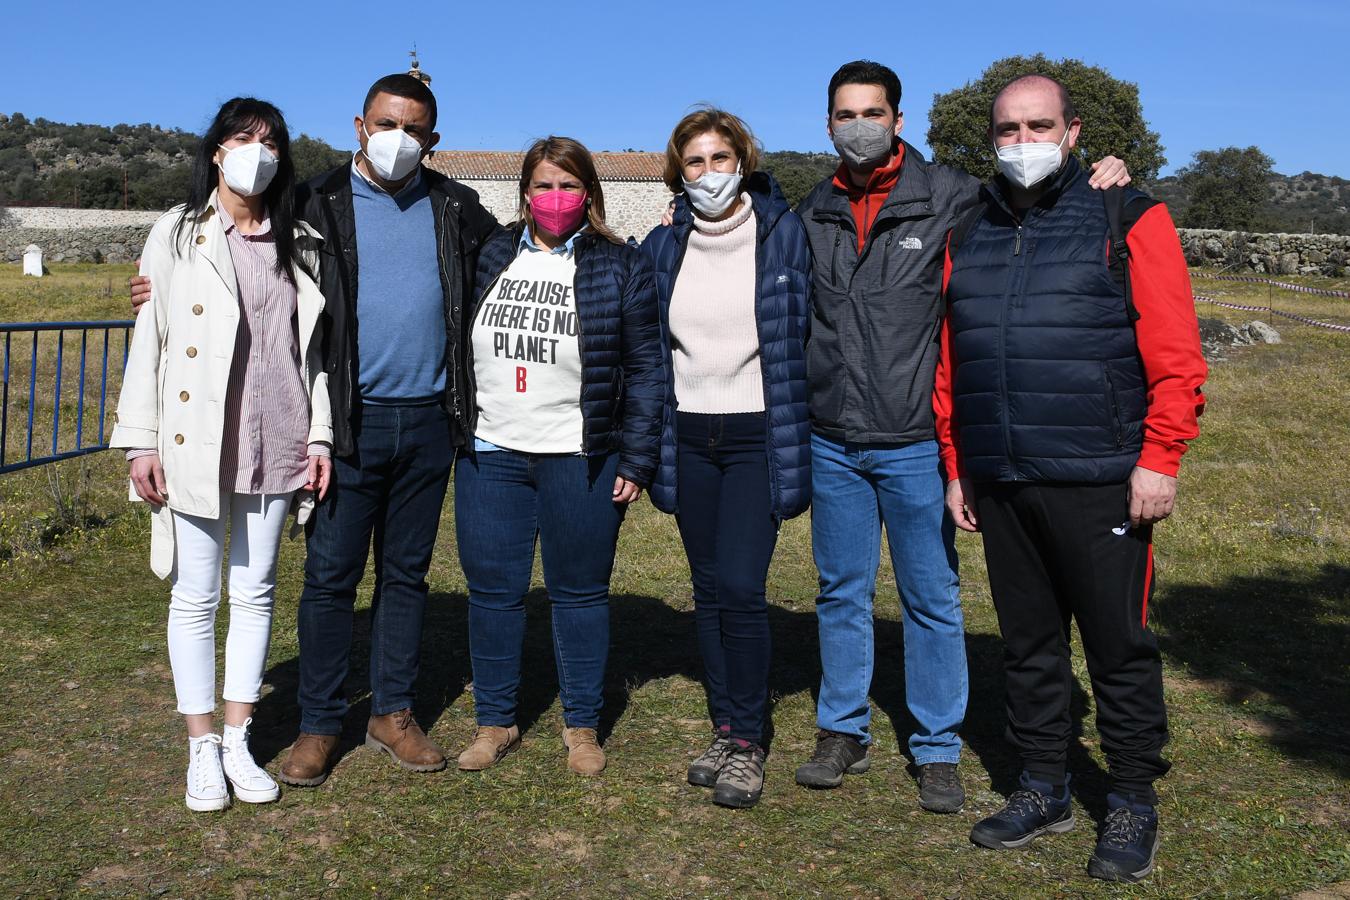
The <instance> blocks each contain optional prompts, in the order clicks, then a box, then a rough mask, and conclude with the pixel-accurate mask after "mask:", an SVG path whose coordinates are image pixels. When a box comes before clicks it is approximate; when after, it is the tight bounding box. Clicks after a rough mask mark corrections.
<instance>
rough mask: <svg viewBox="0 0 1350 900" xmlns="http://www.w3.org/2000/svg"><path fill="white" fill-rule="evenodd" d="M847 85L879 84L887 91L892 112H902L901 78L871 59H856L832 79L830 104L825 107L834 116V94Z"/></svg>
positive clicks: (841, 68) (842, 67) (844, 66)
mask: <svg viewBox="0 0 1350 900" xmlns="http://www.w3.org/2000/svg"><path fill="white" fill-rule="evenodd" d="M846 84H877V85H881V87H882V89H883V90H885V91H886V99H887V101H889V102H890V104H891V112H893V113H896V114H897V115H898V114H899V112H900V76H899V75H896V74H895V72H893V71H892V70H891V69H890V68H889V67H887V66H883V65H882V64H881V63H879V62H872V60H870V59H855V60H854V61H853V62H848V63H844V64H843V65H842V66H840V67H839V71H837V72H835V73H834V76H833V77H831V78H830V97H829V104H828V105H827V106H826V107H825V108H826V110H827V111H828V112H829V114H830V115H834V92H835V91H837V90H839V88H840V87H842V86H843V85H846Z"/></svg>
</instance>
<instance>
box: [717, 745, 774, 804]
mask: <svg viewBox="0 0 1350 900" xmlns="http://www.w3.org/2000/svg"><path fill="white" fill-rule="evenodd" d="M763 791H764V751H763V750H762V749H761V748H759V747H756V746H755V745H754V744H751V745H750V746H748V747H740V746H737V745H735V744H733V745H732V747H731V752H730V753H728V754H727V757H726V761H725V762H723V763H722V771H721V772H719V773H718V775H717V785H716V786H715V787H714V788H713V802H714V803H716V804H717V805H718V806H730V807H732V808H734V809H745V808H746V807H750V806H754V805H755V804H756V803H758V802H759V795H760V794H761V793H762V792H763Z"/></svg>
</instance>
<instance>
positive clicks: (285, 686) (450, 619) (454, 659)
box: [250, 594, 471, 764]
mask: <svg viewBox="0 0 1350 900" xmlns="http://www.w3.org/2000/svg"><path fill="white" fill-rule="evenodd" d="M467 609H468V604H467V602H466V598H465V596H464V595H463V594H432V595H430V596H429V597H428V598H427V606H426V618H425V620H424V623H423V630H422V664H421V669H420V672H419V674H418V679H417V702H416V705H415V707H414V712H415V714H416V716H417V721H418V722H419V723H420V724H421V725H422V726H423V727H424V728H426V729H427V730H430V729H431V727H432V726H433V725H434V724H435V723H436V721H437V720H438V719H440V717H441V714H442V713H443V712H445V710H446V709H447V708H449V707H450V705H451V704H453V703H454V702H455V701H456V700H457V699H459V696H460V694H462V693H463V692H464V688H465V686H466V685H468V683H469V680H470V678H471V675H470V667H469V650H468V624H467ZM370 621H371V615H370V609H369V608H366V609H359V610H357V611H356V614H355V616H354V618H353V622H352V653H351V662H350V670H349V672H348V674H347V682H346V694H347V697H348V698H349V699H350V698H355V700H354V702H352V704H351V708H350V709H349V710H348V712H347V717H346V719H345V720H344V721H343V729H342V740H341V743H340V745H339V746H340V751H341V753H342V754H343V755H346V754H347V752H348V751H350V750H352V749H353V748H355V747H358V746H360V745H361V744H363V743H365V739H366V721H367V720H368V719H369V718H370V700H371V698H370ZM263 681H264V682H265V683H267V684H270V685H272V691H271V692H270V693H269V694H267V696H265V697H263V699H262V701H261V702H260V703H259V704H258V708H257V711H256V712H255V713H254V716H253V730H252V735H251V738H250V746H251V747H252V748H253V756H254V758H255V759H256V760H257V761H258V763H259V764H266V763H267V762H269V761H271V760H273V759H275V758H276V757H278V756H280V755H281V754H283V753H285V751H286V749H287V748H288V747H289V746H290V745H291V742H292V741H294V740H295V736H296V734H297V733H298V732H299V730H300V707H299V705H298V704H297V702H296V689H297V687H298V686H299V684H300V660H299V657H291V658H290V659H286V660H282V661H280V662H277V663H274V664H273V665H272V667H271V668H269V669H268V670H267V674H266V675H265V676H264V677H263Z"/></svg>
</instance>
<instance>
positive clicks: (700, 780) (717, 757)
mask: <svg viewBox="0 0 1350 900" xmlns="http://www.w3.org/2000/svg"><path fill="white" fill-rule="evenodd" d="M734 746H735V745H734V744H732V743H731V738H729V737H727V736H726V735H725V734H723V733H722V732H720V731H719V732H716V734H715V735H714V737H713V742H712V743H711V744H709V745H708V749H707V750H704V751H703V752H702V753H700V754H699V757H698V759H696V760H694V761H693V762H691V763H690V764H689V783H690V784H692V785H697V786H698V787H712V786H713V785H714V784H716V783H717V776H718V774H720V773H721V771H722V765H723V764H724V763H725V762H726V760H727V754H728V753H730V752H731V748H732V747H734Z"/></svg>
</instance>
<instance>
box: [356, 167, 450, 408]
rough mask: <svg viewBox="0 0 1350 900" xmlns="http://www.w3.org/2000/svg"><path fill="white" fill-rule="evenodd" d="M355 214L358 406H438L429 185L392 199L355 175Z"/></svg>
mask: <svg viewBox="0 0 1350 900" xmlns="http://www.w3.org/2000/svg"><path fill="white" fill-rule="evenodd" d="M352 206H353V209H354V211H355V214H356V264H357V282H356V319H357V323H358V324H357V356H358V358H359V360H360V367H359V371H358V373H357V383H358V384H359V385H360V389H361V399H362V401H363V402H366V403H372V404H375V405H377V406H378V405H385V406H389V405H401V404H413V403H427V402H430V401H433V400H437V399H439V398H440V397H441V395H442V394H443V393H444V392H445V299H444V294H443V292H442V288H441V277H440V261H439V259H438V257H437V254H436V222H435V219H434V215H433V212H432V208H431V197H430V195H429V194H428V192H427V184H426V179H424V178H422V177H421V175H420V174H419V175H418V176H417V178H416V179H415V180H414V181H413V183H411V184H409V185H408V186H407V187H406V188H404V189H403V190H402V191H399V193H398V194H397V195H393V196H391V195H390V194H387V193H385V192H384V191H382V190H380V189H379V188H377V187H375V186H373V185H371V184H370V183H369V182H367V181H366V180H365V178H363V177H361V175H360V174H359V173H357V172H356V171H355V169H354V168H353V171H352Z"/></svg>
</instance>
